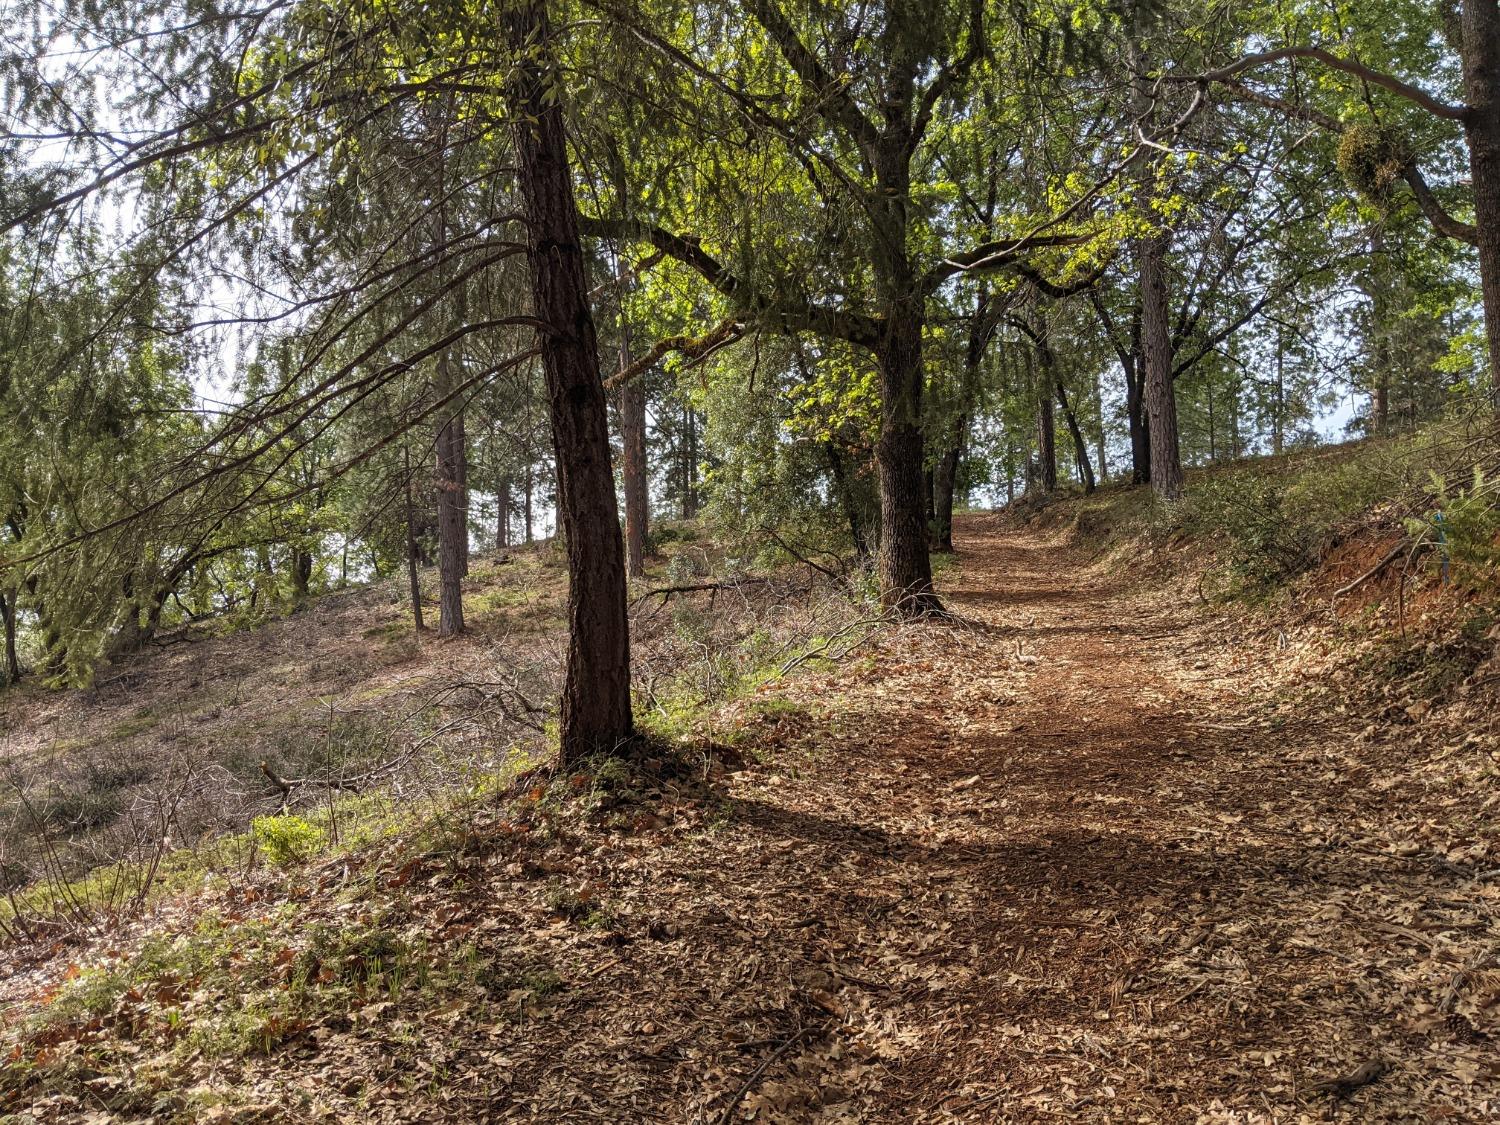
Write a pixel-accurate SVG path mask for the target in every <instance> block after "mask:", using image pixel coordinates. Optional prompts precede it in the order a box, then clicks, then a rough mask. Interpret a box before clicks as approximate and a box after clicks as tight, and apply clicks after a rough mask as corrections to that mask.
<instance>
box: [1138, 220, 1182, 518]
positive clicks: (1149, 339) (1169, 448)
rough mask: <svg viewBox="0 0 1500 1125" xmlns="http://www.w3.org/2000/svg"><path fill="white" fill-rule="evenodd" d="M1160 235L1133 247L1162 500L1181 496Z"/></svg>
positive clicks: (1164, 241)
mask: <svg viewBox="0 0 1500 1125" xmlns="http://www.w3.org/2000/svg"><path fill="white" fill-rule="evenodd" d="M1169 244H1170V239H1169V237H1168V235H1167V233H1166V232H1165V231H1157V232H1155V233H1152V234H1148V235H1143V236H1142V237H1141V238H1140V239H1139V240H1138V241H1137V243H1136V262H1137V265H1138V267H1139V270H1140V282H1141V367H1142V371H1141V382H1142V383H1143V384H1144V391H1145V393H1144V396H1143V397H1144V399H1145V405H1146V425H1147V426H1148V427H1149V430H1150V434H1151V461H1150V464H1151V487H1152V488H1153V489H1155V491H1156V494H1157V495H1158V496H1161V497H1162V498H1164V499H1167V500H1176V499H1177V498H1178V497H1180V496H1181V495H1182V456H1181V453H1180V452H1179V449H1178V442H1177V393H1176V388H1175V387H1174V386H1173V383H1172V331H1171V326H1170V323H1169V320H1168V318H1169V316H1170V315H1171V313H1170V310H1169V307H1168V299H1167V261H1166V258H1167V247H1168V245H1169Z"/></svg>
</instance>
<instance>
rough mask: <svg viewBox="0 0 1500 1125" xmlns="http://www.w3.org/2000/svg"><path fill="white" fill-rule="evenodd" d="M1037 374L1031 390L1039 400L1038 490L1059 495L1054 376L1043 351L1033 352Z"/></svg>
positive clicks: (1037, 421) (1037, 424)
mask: <svg viewBox="0 0 1500 1125" xmlns="http://www.w3.org/2000/svg"><path fill="white" fill-rule="evenodd" d="M1033 352H1034V354H1035V356H1036V370H1035V372H1034V378H1033V382H1032V389H1033V391H1034V392H1035V399H1036V487H1037V488H1038V489H1040V490H1041V492H1042V494H1043V495H1044V496H1050V495H1052V493H1054V492H1056V491H1057V419H1056V417H1055V416H1054V415H1053V413H1052V385H1051V384H1052V372H1051V371H1050V370H1049V369H1048V366H1047V361H1046V360H1045V359H1044V358H1043V354H1042V349H1041V348H1040V347H1037V348H1034V349H1033Z"/></svg>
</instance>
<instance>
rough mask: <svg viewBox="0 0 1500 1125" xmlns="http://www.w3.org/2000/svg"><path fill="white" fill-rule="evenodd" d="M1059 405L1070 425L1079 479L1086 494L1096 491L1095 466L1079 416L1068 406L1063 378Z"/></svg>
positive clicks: (1059, 385)
mask: <svg viewBox="0 0 1500 1125" xmlns="http://www.w3.org/2000/svg"><path fill="white" fill-rule="evenodd" d="M1057 405H1058V406H1060V407H1062V412H1063V420H1064V421H1065V422H1067V424H1068V433H1069V434H1071V435H1072V438H1073V463H1074V464H1075V465H1077V466H1078V479H1079V480H1081V481H1083V491H1084V492H1085V493H1088V492H1093V491H1094V487H1095V485H1094V466H1093V465H1091V464H1090V463H1089V447H1088V443H1087V442H1085V441H1084V440H1083V430H1082V428H1081V427H1080V426H1079V425H1078V416H1077V415H1075V414H1074V413H1073V408H1072V406H1070V405H1069V404H1068V391H1067V388H1066V387H1064V386H1063V381H1062V379H1061V378H1059V379H1058V380H1057Z"/></svg>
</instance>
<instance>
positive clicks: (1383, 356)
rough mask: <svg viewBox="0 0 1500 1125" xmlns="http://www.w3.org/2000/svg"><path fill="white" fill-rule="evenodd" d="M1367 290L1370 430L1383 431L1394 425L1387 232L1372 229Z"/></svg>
mask: <svg viewBox="0 0 1500 1125" xmlns="http://www.w3.org/2000/svg"><path fill="white" fill-rule="evenodd" d="M1367 276H1368V279H1369V280H1368V282H1367V287H1366V290H1365V292H1366V293H1367V294H1368V295H1369V298H1370V433H1371V434H1375V435H1383V434H1385V433H1387V432H1389V430H1390V425H1391V359H1392V356H1391V308H1390V304H1391V302H1390V280H1389V276H1388V272H1387V268H1386V261H1385V232H1384V231H1383V230H1382V229H1381V228H1380V227H1378V226H1377V227H1375V229H1374V230H1372V231H1371V232H1370V269H1369V273H1368V275H1367Z"/></svg>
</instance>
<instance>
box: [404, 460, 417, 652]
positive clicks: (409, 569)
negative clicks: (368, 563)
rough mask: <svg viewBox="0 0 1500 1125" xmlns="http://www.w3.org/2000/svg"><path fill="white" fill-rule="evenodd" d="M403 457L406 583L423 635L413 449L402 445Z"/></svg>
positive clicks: (415, 618) (412, 610)
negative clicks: (413, 506)
mask: <svg viewBox="0 0 1500 1125" xmlns="http://www.w3.org/2000/svg"><path fill="white" fill-rule="evenodd" d="M401 457H402V462H403V465H404V469H405V471H404V472H403V473H402V477H403V479H404V481H405V486H404V488H405V494H406V583H407V587H408V588H409V590H410V593H411V619H412V627H413V628H414V629H415V630H416V632H417V636H419V637H420V636H421V635H422V581H421V578H420V577H419V575H418V574H417V563H418V558H419V549H418V546H417V517H416V512H415V511H414V510H413V508H412V500H411V450H410V449H409V448H408V447H407V446H404V445H403V446H402V447H401Z"/></svg>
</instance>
